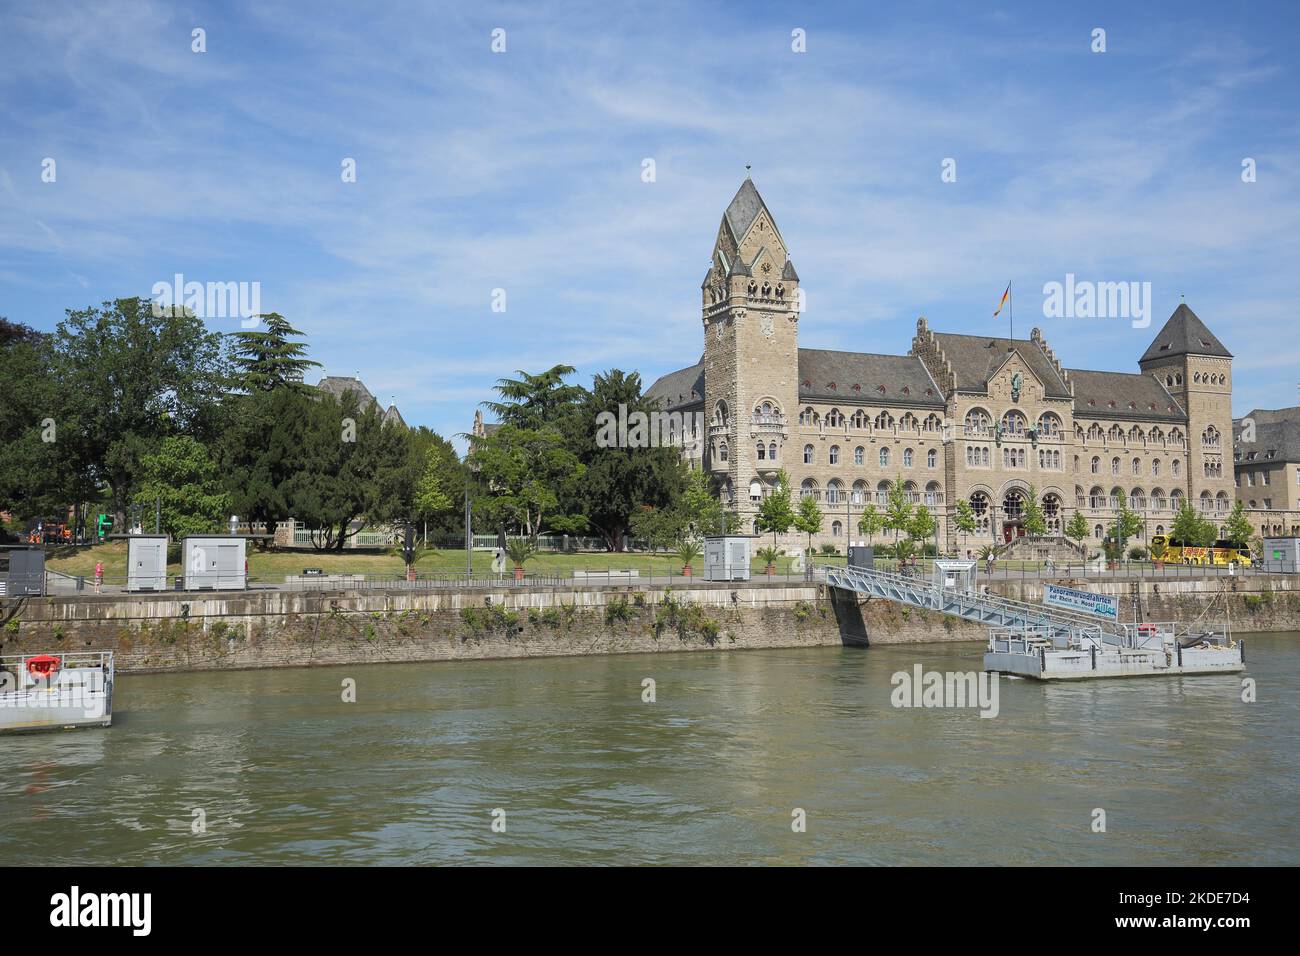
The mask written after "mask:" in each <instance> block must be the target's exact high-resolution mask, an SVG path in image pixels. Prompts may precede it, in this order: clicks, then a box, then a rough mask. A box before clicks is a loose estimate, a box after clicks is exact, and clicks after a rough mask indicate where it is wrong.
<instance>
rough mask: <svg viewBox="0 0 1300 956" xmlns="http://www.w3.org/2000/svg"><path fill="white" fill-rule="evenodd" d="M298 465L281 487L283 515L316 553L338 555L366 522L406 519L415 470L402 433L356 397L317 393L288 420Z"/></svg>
mask: <svg viewBox="0 0 1300 956" xmlns="http://www.w3.org/2000/svg"><path fill="white" fill-rule="evenodd" d="M293 440H294V441H296V442H297V443H298V447H299V448H300V449H301V450H302V455H303V463H302V467H301V468H299V469H298V470H297V471H296V472H295V473H294V474H293V476H292V477H291V478H290V480H289V481H288V482H287V484H286V493H287V498H288V503H289V511H290V512H291V513H292V514H293V515H294V517H295V518H297V519H298V520H299V521H302V522H303V523H304V524H305V525H306V526H307V527H308V528H310V529H312V543H313V544H314V545H315V547H316V548H318V549H333V550H341V549H342V548H343V546H344V543H345V542H346V541H347V539H348V538H350V537H352V536H354V535H356V534H357V533H359V532H360V531H361V530H363V529H364V528H365V527H366V526H367V525H368V524H370V523H372V522H379V523H382V522H390V521H404V520H410V518H411V515H412V509H413V504H412V503H413V500H414V497H415V481H416V475H417V471H416V469H415V467H413V463H412V457H413V456H412V455H411V452H410V441H411V439H410V433H409V432H408V431H407V429H406V428H405V427H404V426H402V425H400V424H398V423H396V422H389V423H385V422H384V420H383V413H382V412H381V411H380V410H379V408H378V406H377V405H375V404H371V405H370V406H369V407H368V408H366V409H365V410H362V409H361V408H360V407H359V404H358V401H357V395H356V393H354V392H352V391H346V392H344V393H343V396H342V398H341V399H338V398H335V397H334V396H333V395H329V394H322V395H319V396H318V397H317V398H316V399H315V400H313V401H309V402H307V413H306V415H304V417H303V418H302V419H301V420H299V421H297V422H295V423H294V434H293Z"/></svg>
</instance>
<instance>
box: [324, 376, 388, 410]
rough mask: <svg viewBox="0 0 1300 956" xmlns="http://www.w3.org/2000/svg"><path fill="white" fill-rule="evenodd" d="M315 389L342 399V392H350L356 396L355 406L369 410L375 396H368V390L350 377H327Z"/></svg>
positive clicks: (357, 379) (359, 381) (360, 382)
mask: <svg viewBox="0 0 1300 956" xmlns="http://www.w3.org/2000/svg"><path fill="white" fill-rule="evenodd" d="M316 387H317V388H318V389H320V390H321V391H322V392H329V393H330V394H331V395H333V396H334V397H335V398H342V397H343V393H344V392H352V393H353V394H355V395H356V396H357V404H358V405H360V406H361V407H362V408H369V407H370V406H371V405H373V404H374V402H375V396H374V395H371V394H370V389H368V388H366V386H365V384H364V383H363V382H362V381H361V379H359V378H354V377H353V376H351V375H327V376H325V377H324V378H322V379H321V380H320V381H319V382H317V383H316Z"/></svg>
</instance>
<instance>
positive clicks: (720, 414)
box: [713, 399, 727, 425]
mask: <svg viewBox="0 0 1300 956" xmlns="http://www.w3.org/2000/svg"><path fill="white" fill-rule="evenodd" d="M713 424H715V425H725V424H727V403H726V402H724V401H722V399H718V402H717V404H716V405H714V406H713Z"/></svg>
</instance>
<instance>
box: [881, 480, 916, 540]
mask: <svg viewBox="0 0 1300 956" xmlns="http://www.w3.org/2000/svg"><path fill="white" fill-rule="evenodd" d="M911 520H912V503H911V502H910V501H908V500H907V492H906V491H904V490H903V476H902V475H899V476H898V477H897V478H895V479H894V483H893V485H891V486H890V489H889V497H888V498H887V499H886V501H885V530H886V531H892V532H894V544H895V545H897V544H898V536H899V534H900V533H901V532H903V531H906V530H907V525H908V523H909V522H910V521H911Z"/></svg>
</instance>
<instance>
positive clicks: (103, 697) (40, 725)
mask: <svg viewBox="0 0 1300 956" xmlns="http://www.w3.org/2000/svg"><path fill="white" fill-rule="evenodd" d="M112 722H113V652H112V651H90V652H83V653H59V654H14V655H8V656H2V657H0V733H5V732H17V731H33V730H66V729H72V728H75V727H107V726H108V725H109V724H111V723H112Z"/></svg>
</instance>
